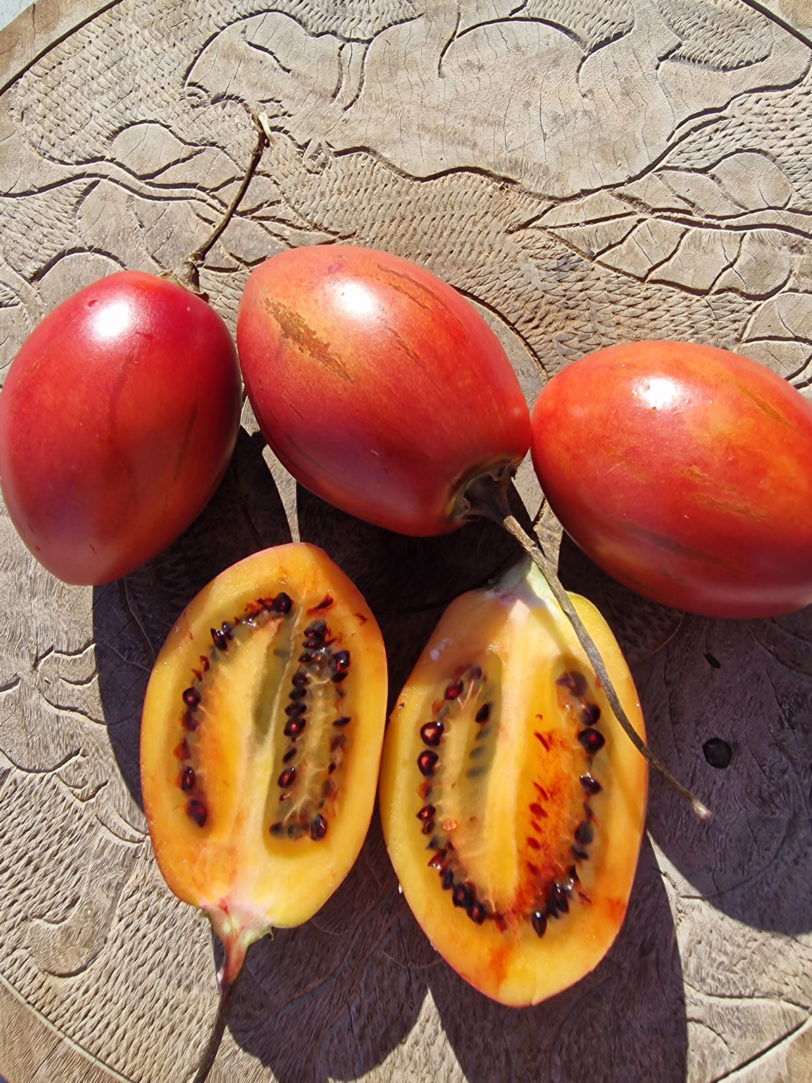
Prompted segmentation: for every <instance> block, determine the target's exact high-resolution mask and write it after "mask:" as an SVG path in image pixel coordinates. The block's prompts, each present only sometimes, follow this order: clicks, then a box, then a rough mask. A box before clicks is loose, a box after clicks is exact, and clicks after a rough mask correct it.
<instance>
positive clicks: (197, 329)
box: [0, 271, 241, 584]
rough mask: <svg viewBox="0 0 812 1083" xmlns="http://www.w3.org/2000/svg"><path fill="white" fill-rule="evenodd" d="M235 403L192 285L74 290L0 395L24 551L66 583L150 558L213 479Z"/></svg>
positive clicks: (225, 364)
mask: <svg viewBox="0 0 812 1083" xmlns="http://www.w3.org/2000/svg"><path fill="white" fill-rule="evenodd" d="M240 396H241V388H240V376H239V366H238V364H237V359H236V351H235V347H234V344H233V341H232V339H231V336H230V334H229V332H228V329H227V327H226V325H225V323H224V322H223V320H222V319H221V318H220V317H219V316H218V315H217V313H216V312H215V311H214V310H213V309H212V308H211V307H210V306H209V305H208V304H206V302H205V301H203V300H202V299H201V298H200V297H197V296H195V295H194V294H193V293H191V292H190V291H189V290H187V289H184V288H182V287H181V286H178V285H176V284H174V283H173V282H170V281H168V280H165V279H161V278H158V277H157V276H155V275H151V274H146V273H143V272H139V271H121V272H117V273H116V274H113V275H110V276H109V277H108V278H104V279H101V280H100V281H98V282H95V283H93V284H92V285H90V286H87V287H86V288H85V289H82V290H80V291H79V292H78V293H75V294H73V295H72V296H71V297H69V298H68V299H67V300H66V301H64V302H62V304H60V305H59V306H58V307H57V308H55V309H54V310H53V311H52V312H50V313H49V314H48V315H47V316H46V317H45V318H44V319H43V320H42V321H41V323H40V324H39V325H38V326H37V327H36V328H35V329H34V331H33V332H32V333H31V335H29V337H28V338H27V339H26V341H25V342H24V343H23V345H22V347H21V349H20V351H19V353H18V354H17V356H16V357H15V358H14V360H13V361H12V363H11V366H10V368H9V371H8V375H7V376H6V381H5V385H4V387H3V389H2V392H0V484H2V491H3V497H4V500H5V503H6V506H7V508H8V512H9V515H10V516H11V519H12V522H13V523H14V525H15V527H16V528H17V530H18V532H19V534H20V536H21V537H22V539H23V541H24V542H25V544H26V545H27V546H28V548H29V549H30V550H31V552H32V553H33V554H34V556H36V557H37V559H38V560H39V561H40V562H41V563H42V564H43V565H44V566H45V567H46V568H47V569H48V570H49V571H51V572H52V573H53V574H54V575H56V576H58V577H59V578H60V579H63V580H65V581H66V582H68V583H84V584H93V583H103V582H107V581H109V580H112V579H116V578H118V577H119V576H122V575H125V574H126V573H127V572H130V571H132V570H133V569H135V568H137V567H138V566H139V565H141V564H143V563H144V562H145V561H147V560H149V559H150V558H151V557H153V556H155V555H156V554H157V553H158V552H160V550H162V549H163V548H164V547H165V546H166V545H168V544H169V543H170V542H171V541H173V540H174V539H175V538H176V537H177V536H178V535H179V534H180V533H181V532H182V531H183V530H184V529H185V528H186V527H187V526H188V525H189V524H190V523H191V522H192V520H193V519H194V518H195V517H196V516H197V515H198V514H199V512H200V511H201V510H202V509H203V507H204V506H205V504H206V503H207V502H208V500H209V498H210V497H211V495H212V494H213V492H214V490H215V489H216V487H217V485H218V484H219V482H220V480H221V479H222V476H223V474H224V473H225V470H226V467H227V465H228V463H229V460H230V458H231V454H232V452H233V450H234V445H235V443H236V439H237V432H238V429H239V415H240Z"/></svg>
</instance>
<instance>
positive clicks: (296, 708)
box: [285, 701, 307, 718]
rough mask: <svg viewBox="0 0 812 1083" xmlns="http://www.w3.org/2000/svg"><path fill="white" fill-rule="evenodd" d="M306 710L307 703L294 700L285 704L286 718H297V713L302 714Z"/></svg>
mask: <svg viewBox="0 0 812 1083" xmlns="http://www.w3.org/2000/svg"><path fill="white" fill-rule="evenodd" d="M306 710H307V704H305V703H298V702H297V701H294V702H293V703H289V704H288V705H287V707H286V708H285V714H286V715H287V716H288V718H298V717H299V715H302V714H304V713H305V711H306Z"/></svg>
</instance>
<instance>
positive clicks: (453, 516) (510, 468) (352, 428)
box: [237, 244, 710, 818]
mask: <svg viewBox="0 0 812 1083" xmlns="http://www.w3.org/2000/svg"><path fill="white" fill-rule="evenodd" d="M237 353H238V356H239V361H240V366H241V369H242V374H243V380H244V382H245V387H246V391H247V393H248V397H249V399H250V402H251V405H252V407H253V410H254V414H255V415H256V418H257V421H258V423H259V426H260V429H261V430H262V433H263V435H264V436H265V438H266V440H267V441H268V443H269V445H270V447H271V449H272V450H273V451H274V452H275V454H276V455H277V456H278V458H279V459H280V461H281V462H282V464H283V465H284V466H285V467H286V468H287V469H288V470H289V471H290V473H291V474H292V475H293V476H294V477H295V478H296V480H297V481H299V482H300V483H301V484H302V485H304V486H305V488H307V489H310V490H311V491H312V492H314V493H316V494H317V495H318V496H320V497H322V499H324V500H327V501H329V502H330V503H332V504H334V505H336V506H337V507H339V508H342V509H343V510H344V511H346V512H349V513H350V514H352V515H355V516H358V517H359V518H361V519H365V520H367V521H368V522H371V523H375V524H377V525H379V526H382V527H385V528H387V529H389V530H393V531H397V532H399V533H403V534H412V535H416V536H428V535H434V534H442V533H445V532H448V531H451V530H454V529H456V528H457V527H459V526H461V525H462V524H463V523H466V522H468V521H469V520H471V519H473V518H476V517H477V516H482V517H486V518H489V519H491V520H493V521H495V522H497V523H499V524H500V525H501V526H503V527H504V528H505V529H506V530H507V531H508V532H509V533H510V534H512V535H513V536H514V537H515V538H516V540H517V541H518V542H519V544H520V545H521V546H522V547H523V549H524V550H525V552H526V553H528V555H529V556H530V557H531V559H532V560H533V561H534V562H535V563H536V564H537V566H538V567H539V568H540V569H541V571H542V573H543V575H544V576H545V578H546V579H547V581H548V583H549V586H550V589H551V590H552V591H553V593H554V595H555V598H556V600H557V601H558V603H559V605H560V606H561V607H562V609H563V612H564V613H565V615H566V616H567V617H568V619H569V620H570V621H571V622H572V625H573V628H574V629H575V632H576V635H577V636H578V638H579V640H580V642H581V644H582V645H583V647H584V649H585V651H586V652H587V655H588V657H589V659H590V662H591V664H592V666H593V667H594V668H595V670H596V672H597V674H598V677H599V678H600V680H601V682H602V684H603V687H604V690H605V692H606V695H607V697H608V699H609V703H610V704H611V707H612V710H613V711H614V712H615V714H616V715H617V717H618V720H619V722H620V723H621V725H622V726H623V728H624V729H625V730H626V732H627V734H628V735H629V737H630V738H631V739H632V741H633V743H635V744H636V745H637V747H638V749H639V751H640V752H641V754H643V755H644V756H646V757H647V758H648V760H649V762H650V763H651V764H652V765H653V766H655V768H656V769H657V770H658V772H659V773H660V774H661V775H662V776H663V778H665V779H666V780H667V781H668V782H669V784H670V785H671V786H672V787H673V788H674V789H675V790H677V792H679V793H680V794H681V795H682V796H683V797H684V798H686V799H687V800H688V801H690V803H691V805H692V807H693V809H694V811H695V812H696V813H697V815H699V816H701V817H703V818H706V817H708V816H709V815H710V813H709V811H708V809H707V808H706V807H705V806H704V805H703V804H702V803H701V802H700V801H699V800H698V799H697V798H696V797H694V795H693V794H691V793H690V792H689V791H688V790H686V788H685V787H684V786H682V785H681V784H680V783H679V782H678V781H677V780H676V779H675V778H673V776H672V775H671V774H670V772H669V771H668V770H667V768H666V767H665V766H664V765H663V764H662V763H660V762H659V761H658V760H657V759H656V757H654V756H653V755H652V754H651V753H650V751H649V749H648V748H647V747H646V745H645V743H644V742H643V741H642V740H641V739H640V738H639V737H638V736H637V735H636V733H635V731H634V727H633V726H632V724H631V722H630V720H629V719H628V718H626V717H625V712H624V710H623V705H622V703H621V702H620V698H619V697H618V696H617V694H616V692H615V689H614V687H613V684H612V679H611V676H610V674H609V672H608V670H607V668H606V666H605V665H604V663H603V661H602V659H601V656H600V651H599V650H597V649H596V647H595V644H594V643H593V642H592V641H591V639H590V636H589V633H588V631H587V629H586V627H585V626H584V624H583V622H582V621H581V620H580V618H579V616H578V613H577V611H576V610H575V609H574V608H573V607H572V605H571V603H570V601H569V600H568V598H567V595H566V592H565V591H564V588H563V587H562V585H561V583H560V582H559V580H558V577H557V574H556V571H555V568H554V566H553V564H552V563H551V562H550V561H549V559H548V558H547V557H546V556H545V554H544V553H543V552H542V551H541V549H540V548H539V546H538V544H537V543H536V541H535V539H534V538H533V537H532V536H531V535H530V534H529V533H528V531H527V530H526V529H525V528H524V527H523V526H522V524H521V523H519V521H518V520H517V519H516V518H515V516H514V515H513V514H512V513H511V510H510V503H509V499H508V495H509V491H510V487H511V486H512V477H513V473H514V471H515V467H516V466H517V464H518V463H519V462H520V461H521V460H522V459H523V458H524V456H525V454H526V453H527V450H528V447H529V442H530V437H531V433H530V412H529V409H528V406H527V403H526V402H525V399H524V396H523V393H522V390H521V387H520V385H519V382H518V380H517V378H516V375H515V373H514V371H513V368H512V365H511V363H510V360H509V358H508V357H507V355H506V353H505V352H504V350H503V349H502V346H501V344H500V343H499V340H498V339H497V338H496V336H495V335H494V334H493V332H492V331H491V330H490V328H489V327H488V325H487V324H486V322H485V321H484V320H483V319H482V317H481V316H480V315H479V313H478V312H477V310H476V309H475V308H474V306H473V305H472V304H470V302H468V301H467V300H466V299H465V298H464V297H463V296H462V295H461V294H460V293H458V292H457V291H456V290H455V289H453V288H452V287H451V286H450V285H449V284H448V283H446V282H443V281H442V280H441V279H439V278H437V277H436V276H435V275H433V274H431V273H430V272H429V271H427V270H426V269H425V268H422V267H419V266H417V265H416V264H414V263H412V262H411V261H410V260H405V259H401V258H399V257H397V256H394V255H392V254H390V253H387V252H381V251H379V250H377V249H372V248H360V247H354V246H352V245H339V244H335V245H312V246H309V247H305V248H298V249H293V250H291V251H286V252H282V253H280V254H278V255H276V256H272V257H271V258H270V259H267V260H265V261H264V262H263V263H261V264H260V265H259V266H258V267H256V268H255V269H254V270H253V271H252V272H251V274H250V275H249V276H248V281H247V283H246V286H245V290H244V293H243V296H242V299H241V301H240V308H239V312H238V316H237Z"/></svg>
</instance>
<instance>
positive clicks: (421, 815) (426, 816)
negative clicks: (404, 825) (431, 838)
mask: <svg viewBox="0 0 812 1083" xmlns="http://www.w3.org/2000/svg"><path fill="white" fill-rule="evenodd" d="M436 812H437V809H436V808H435V807H434V805H424V806H423V807H422V808H421V809H420V811H419V812H418V814H417V818H418V820H431V819H433V818H434V816H435V814H436Z"/></svg>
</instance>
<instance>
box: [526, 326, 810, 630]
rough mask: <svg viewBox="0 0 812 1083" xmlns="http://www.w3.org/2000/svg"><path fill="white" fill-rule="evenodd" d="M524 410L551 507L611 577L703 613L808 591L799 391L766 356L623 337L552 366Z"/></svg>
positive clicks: (801, 599)
mask: <svg viewBox="0 0 812 1083" xmlns="http://www.w3.org/2000/svg"><path fill="white" fill-rule="evenodd" d="M531 417H532V425H533V441H532V449H531V450H532V456H533V464H534V466H535V469H536V473H537V475H538V478H539V481H540V483H541V486H542V488H543V489H544V492H545V494H546V496H547V499H548V500H549V502H550V506H551V507H552V509H553V511H554V512H555V514H556V516H557V517H558V519H559V520H560V522H561V524H562V526H563V527H564V529H565V530H566V531H567V533H568V534H569V535H570V537H571V538H572V539H573V541H574V542H575V543H576V544H577V545H578V546H580V548H581V549H583V551H584V552H585V553H586V554H587V555H588V556H589V557H590V558H591V559H592V560H593V561H594V562H595V563H596V564H597V565H599V566H600V567H601V568H603V570H604V571H605V572H607V573H608V574H609V575H611V576H613V577H614V578H615V579H617V580H618V581H619V582H621V583H623V584H624V585H625V586H627V587H629V588H630V589H632V590H634V591H636V592H637V593H639V594H642V595H645V596H647V597H649V598H652V599H653V600H654V601H656V602H660V603H661V604H663V605H669V606H673V607H675V608H677V609H682V610H686V611H688V612H692V613H699V614H702V615H704V616H710V617H729V618H739V619H743V618H755V617H770V616H778V615H779V614H781V613H785V612H789V611H792V610H796V609H802V608H803V607H804V606H807V605H810V604H812V403H810V402H809V401H808V400H807V399H805V398H804V396H803V395H802V394H801V393H800V392H799V391H797V390H796V389H795V388H794V387H793V386H792V385H791V384H790V383H788V382H787V381H786V380H784V379H782V378H781V377H780V376H778V375H777V374H776V373H774V372H772V371H771V370H770V369H768V368H767V367H766V366H764V365H761V364H758V363H757V362H756V361H752V360H750V359H749V358H746V357H740V356H739V355H737V354H733V353H730V352H728V351H726V350H720V349H716V348H714V347H710V346H704V345H700V344H697V343H689V342H669V341H644V342H630V343H622V344H618V345H616V346H611V347H609V348H607V349H604V350H598V351H597V352H595V353H592V354H588V355H587V356H585V357H582V358H580V359H579V360H577V361H573V362H572V363H571V364H569V365H567V366H566V367H565V368H564V369H562V370H561V371H560V372H558V373H557V374H556V375H555V376H553V377H552V379H551V380H550V381H549V382H548V383H546V384H545V386H544V387H543V388H542V390H541V393H540V394H539V396H538V398H537V400H536V403H535V405H534V407H533V411H532V415H531Z"/></svg>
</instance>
